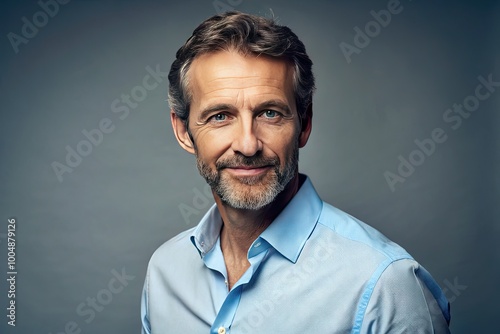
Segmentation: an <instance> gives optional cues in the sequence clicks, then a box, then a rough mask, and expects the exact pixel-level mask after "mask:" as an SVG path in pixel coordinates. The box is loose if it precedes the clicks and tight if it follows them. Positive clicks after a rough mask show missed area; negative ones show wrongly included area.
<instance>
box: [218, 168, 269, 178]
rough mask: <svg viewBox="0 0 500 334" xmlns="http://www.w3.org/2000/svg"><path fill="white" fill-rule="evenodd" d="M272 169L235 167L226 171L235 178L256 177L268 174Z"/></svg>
mask: <svg viewBox="0 0 500 334" xmlns="http://www.w3.org/2000/svg"><path fill="white" fill-rule="evenodd" d="M271 168H272V167H271V166H235V167H226V168H224V169H226V170H227V171H228V172H229V173H231V174H233V175H235V176H256V175H260V174H263V173H265V172H267V171H268V170H269V169H271Z"/></svg>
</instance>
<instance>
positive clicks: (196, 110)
mask: <svg viewBox="0 0 500 334" xmlns="http://www.w3.org/2000/svg"><path fill="white" fill-rule="evenodd" d="M311 67H312V62H311V60H310V59H309V57H308V56H307V54H306V52H305V48H304V45H303V44H302V42H300V41H299V40H298V38H297V36H296V35H295V34H294V33H293V32H291V30H290V29H289V28H287V27H283V26H279V25H277V24H275V23H274V22H273V21H271V20H269V19H264V18H260V17H256V16H251V15H247V14H241V13H235V12H230V13H226V14H223V15H217V16H214V17H212V18H210V19H208V20H206V21H205V22H203V23H202V24H201V25H200V26H199V27H198V28H196V30H195V31H194V33H193V35H192V36H191V38H190V39H189V40H188V41H187V42H186V44H185V45H184V46H183V47H181V48H180V49H179V51H178V52H177V59H176V60H175V61H174V63H173V64H172V68H171V70H170V73H169V81H170V89H169V103H170V107H171V108H172V113H171V118H172V125H173V128H174V132H175V134H176V137H177V139H178V141H179V143H180V145H181V146H182V147H183V148H184V149H186V150H187V151H188V152H190V153H193V154H196V157H197V163H198V168H199V170H200V173H201V175H202V176H203V177H204V178H205V179H206V180H207V182H208V183H209V184H210V186H211V187H212V189H213V190H214V192H215V193H216V194H217V195H218V196H219V197H220V198H221V200H222V201H223V202H225V203H226V204H229V205H230V206H232V207H235V208H240V209H259V208H261V207H263V206H265V205H267V204H269V203H271V202H272V201H273V200H274V198H275V197H276V196H277V194H279V193H280V192H281V191H282V190H283V189H284V188H285V186H286V185H287V184H288V182H289V181H290V180H291V179H292V178H293V177H294V176H296V174H297V165H298V148H299V147H302V146H304V145H305V144H306V142H307V139H308V137H309V133H310V130H311V117H312V107H311V101H312V93H313V90H314V77H313V74H312V71H311Z"/></svg>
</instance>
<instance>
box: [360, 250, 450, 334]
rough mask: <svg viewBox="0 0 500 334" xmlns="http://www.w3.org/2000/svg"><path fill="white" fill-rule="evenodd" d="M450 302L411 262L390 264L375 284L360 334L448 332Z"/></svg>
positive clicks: (419, 268) (435, 284) (402, 261)
mask: <svg viewBox="0 0 500 334" xmlns="http://www.w3.org/2000/svg"><path fill="white" fill-rule="evenodd" d="M449 320H450V313H449V303H448V301H447V299H446V297H445V296H444V293H443V292H442V290H441V288H440V287H439V286H438V284H437V283H436V282H435V281H434V279H433V278H432V276H431V275H430V274H429V273H428V272H427V271H426V270H425V269H424V268H423V267H422V266H420V265H419V264H418V263H417V262H415V261H414V260H410V259H404V260H399V261H395V262H393V263H391V264H390V265H389V266H388V267H387V268H386V270H385V271H384V272H383V273H382V275H381V276H380V278H379V280H378V281H377V283H376V285H375V287H374V289H373V292H372V295H371V298H370V300H369V302H368V305H367V307H366V311H365V316H364V319H363V324H362V326H361V331H360V332H361V333H366V334H368V333H426V334H427V333H437V334H441V333H450V330H449V326H448V325H449Z"/></svg>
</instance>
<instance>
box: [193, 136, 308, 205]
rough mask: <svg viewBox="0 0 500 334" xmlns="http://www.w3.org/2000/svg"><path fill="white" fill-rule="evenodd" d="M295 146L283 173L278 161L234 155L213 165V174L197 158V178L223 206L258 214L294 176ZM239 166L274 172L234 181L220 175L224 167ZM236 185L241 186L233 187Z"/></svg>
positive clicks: (296, 167)
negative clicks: (270, 168)
mask: <svg viewBox="0 0 500 334" xmlns="http://www.w3.org/2000/svg"><path fill="white" fill-rule="evenodd" d="M295 142H296V144H295V147H294V148H293V151H292V153H291V155H290V156H289V157H287V160H286V161H285V164H284V167H283V170H281V168H280V167H281V164H280V161H279V159H278V158H271V159H269V158H264V157H262V156H254V157H245V156H243V155H237V156H235V157H234V158H232V159H226V160H223V161H217V162H216V170H212V169H211V168H210V167H209V166H208V165H206V164H205V163H204V162H203V161H201V160H200V159H199V157H198V154H197V155H196V164H197V167H198V170H199V172H200V175H201V176H202V177H203V178H204V179H205V180H206V181H207V183H208V185H210V187H211V188H212V190H213V191H214V192H215V193H216V194H217V196H219V198H220V199H221V201H222V202H223V203H225V204H227V205H229V206H230V207H232V208H235V209H246V210H258V209H261V208H263V207H265V206H266V205H268V204H270V203H271V202H273V201H274V199H275V198H276V196H278V194H279V193H281V192H282V191H283V190H284V189H285V187H286V186H287V184H288V183H289V182H290V180H292V178H293V177H294V176H295V174H296V173H297V170H298V163H299V148H298V142H297V141H295ZM242 165H243V166H249V167H256V166H274V168H273V170H272V173H271V174H270V175H268V173H266V174H265V175H264V176H251V177H244V178H243V177H241V178H240V177H239V178H236V179H235V178H234V177H232V176H230V175H228V174H227V173H222V171H223V170H224V168H226V167H236V166H242ZM269 179H270V180H269ZM236 182H240V183H241V184H240V185H237V184H235V183H236ZM266 182H267V183H266ZM259 185H260V186H263V187H264V189H263V190H261V191H259V190H258V189H255V188H258V187H259ZM242 186H243V187H245V188H246V189H245V190H243V191H241V190H240V189H239V188H241V187H242ZM252 188H253V189H252Z"/></svg>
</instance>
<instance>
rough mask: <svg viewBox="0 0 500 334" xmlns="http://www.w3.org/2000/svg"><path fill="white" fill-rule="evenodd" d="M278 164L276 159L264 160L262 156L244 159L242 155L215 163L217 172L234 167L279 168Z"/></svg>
mask: <svg viewBox="0 0 500 334" xmlns="http://www.w3.org/2000/svg"><path fill="white" fill-rule="evenodd" d="M279 164H280V162H279V159H278V158H276V157H275V158H266V157H263V156H258V157H246V156H243V155H236V156H234V157H233V158H228V159H224V160H219V161H217V162H216V163H215V167H216V168H217V170H221V169H224V168H235V167H248V168H258V167H264V166H279Z"/></svg>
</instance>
